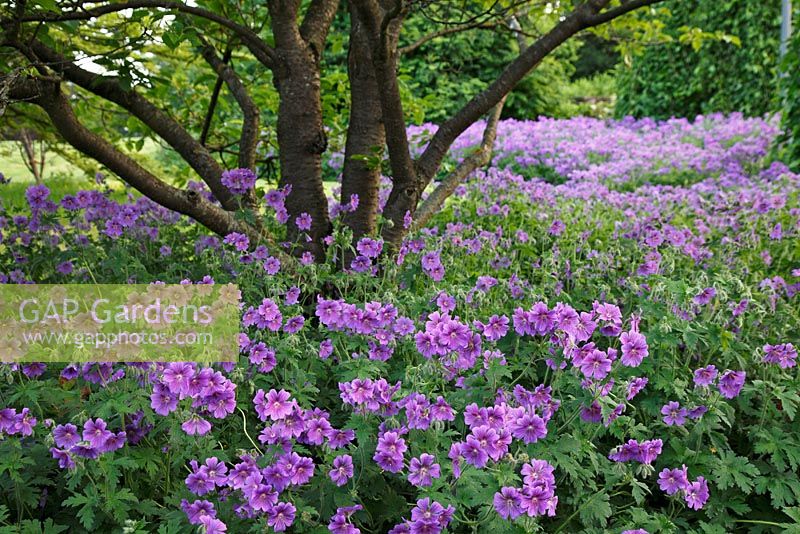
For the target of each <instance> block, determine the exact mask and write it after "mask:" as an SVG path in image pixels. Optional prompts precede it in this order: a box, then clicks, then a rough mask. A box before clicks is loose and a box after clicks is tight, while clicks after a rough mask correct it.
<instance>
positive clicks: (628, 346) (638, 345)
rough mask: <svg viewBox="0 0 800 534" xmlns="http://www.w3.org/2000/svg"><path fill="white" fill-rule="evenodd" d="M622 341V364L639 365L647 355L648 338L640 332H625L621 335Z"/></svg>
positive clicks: (628, 365)
mask: <svg viewBox="0 0 800 534" xmlns="http://www.w3.org/2000/svg"><path fill="white" fill-rule="evenodd" d="M619 340H620V343H622V357H621V358H620V361H621V362H622V365H625V366H627V367H638V366H639V364H641V363H642V360H644V359H645V358H646V357H647V354H648V350H647V340H646V339H645V337H644V336H643V335H642V334H640V333H639V332H634V331H630V332H623V333H622V335H621V336H620V337H619Z"/></svg>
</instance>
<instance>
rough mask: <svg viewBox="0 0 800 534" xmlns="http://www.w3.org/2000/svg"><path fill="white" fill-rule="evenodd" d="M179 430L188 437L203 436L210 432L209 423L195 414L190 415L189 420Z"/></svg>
mask: <svg viewBox="0 0 800 534" xmlns="http://www.w3.org/2000/svg"><path fill="white" fill-rule="evenodd" d="M181 429H183V431H184V432H186V433H187V434H188V435H190V436H195V435H196V436H204V435H206V434H208V432H209V431H210V430H211V423H209V422H208V421H206V420H205V419H203V418H202V417H200V416H199V415H197V414H192V416H191V417H190V418H189V420H188V421H185V422H184V423H183V424H182V425H181Z"/></svg>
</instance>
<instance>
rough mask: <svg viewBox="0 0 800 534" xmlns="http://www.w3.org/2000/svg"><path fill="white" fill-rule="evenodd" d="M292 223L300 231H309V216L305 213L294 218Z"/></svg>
mask: <svg viewBox="0 0 800 534" xmlns="http://www.w3.org/2000/svg"><path fill="white" fill-rule="evenodd" d="M294 223H295V224H296V225H297V228H298V229H300V230H306V231H308V230H311V215H309V214H308V213H306V212H303V213H301V214H300V215H298V216H297V218H295V220H294Z"/></svg>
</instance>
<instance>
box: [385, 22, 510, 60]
mask: <svg viewBox="0 0 800 534" xmlns="http://www.w3.org/2000/svg"><path fill="white" fill-rule="evenodd" d="M500 24H501V23H500V21H475V22H472V23H469V24H459V25H458V26H450V27H447V28H442V29H441V30H437V31H435V32H431V33H429V34H427V35H423V36H422V37H420V38H419V39H417V40H416V41H414V42H413V43H411V44H408V45H406V46H401V47H400V48H398V49H397V54H398V55H401V56H403V55H406V54H410V53H412V52H414V51H415V50H416V49H418V48H419V47H421V46H422V45H424V44H425V43H428V42H430V41H432V40H434V39H436V38H437V37H444V36H445V35H451V34H453V33H461V32H465V31H469V30H473V29H492V28H496V27H497V26H499V25H500Z"/></svg>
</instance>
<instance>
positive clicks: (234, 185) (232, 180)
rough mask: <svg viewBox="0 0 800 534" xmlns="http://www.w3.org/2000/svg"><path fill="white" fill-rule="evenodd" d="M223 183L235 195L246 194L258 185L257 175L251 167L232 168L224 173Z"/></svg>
mask: <svg viewBox="0 0 800 534" xmlns="http://www.w3.org/2000/svg"><path fill="white" fill-rule="evenodd" d="M221 181H222V185H224V186H225V187H227V188H228V189H229V190H230V192H231V193H233V194H235V195H244V194H246V193H247V192H248V191H249V190H250V189H252V188H253V186H254V185H256V175H255V173H254V172H253V171H251V170H250V169H231V170H229V171H225V172H223V173H222V180H221Z"/></svg>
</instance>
